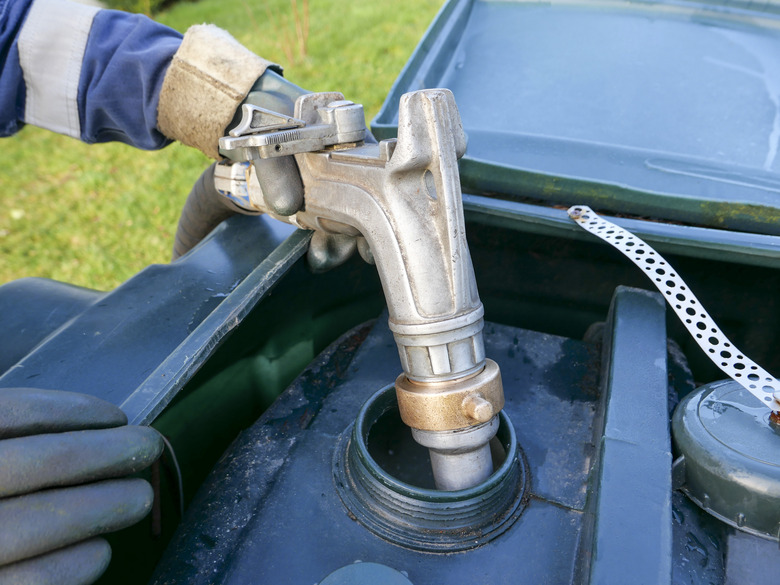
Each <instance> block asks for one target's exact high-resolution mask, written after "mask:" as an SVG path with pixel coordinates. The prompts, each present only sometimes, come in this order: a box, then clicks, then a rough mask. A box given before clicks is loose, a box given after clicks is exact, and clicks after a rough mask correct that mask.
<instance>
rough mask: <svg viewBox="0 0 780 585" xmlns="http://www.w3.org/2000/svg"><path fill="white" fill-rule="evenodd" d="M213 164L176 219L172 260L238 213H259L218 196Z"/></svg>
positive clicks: (200, 179)
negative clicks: (177, 221) (176, 225)
mask: <svg viewBox="0 0 780 585" xmlns="http://www.w3.org/2000/svg"><path fill="white" fill-rule="evenodd" d="M216 164H217V163H212V164H211V166H209V168H207V169H206V170H205V171H203V174H202V175H201V176H200V178H199V179H198V180H197V181H196V182H195V184H194V185H193V186H192V191H190V194H189V195H188V196H187V201H186V202H185V203H184V208H183V209H182V211H181V217H179V225H178V227H177V228H176V240H175V241H174V244H173V257H172V258H171V259H172V260H176V259H177V258H180V257H181V256H183V255H184V254H186V253H187V252H189V251H190V250H191V249H192V248H194V247H195V246H196V245H197V244H198V242H200V241H201V240H202V239H203V238H205V237H206V236H207V235H208V234H209V232H211V230H213V229H214V228H215V227H217V226H218V225H219V224H220V223H222V222H223V221H225V220H226V219H227V218H229V217H231V216H232V215H235V214H237V213H242V214H245V215H258V214H259V213H260V212H259V211H258V212H253V211H248V210H246V209H244V208H242V207H239V206H238V205H236V204H235V203H233V202H232V201H230V200H229V199H228V198H227V197H225V196H223V195H220V193H219V191H217V189H216V187H215V186H214V167H215V166H216Z"/></svg>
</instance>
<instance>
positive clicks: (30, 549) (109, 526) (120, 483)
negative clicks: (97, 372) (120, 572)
mask: <svg viewBox="0 0 780 585" xmlns="http://www.w3.org/2000/svg"><path fill="white" fill-rule="evenodd" d="M126 423H127V419H126V417H125V415H124V413H122V411H121V410H119V409H118V408H117V407H115V406H114V405H112V404H109V403H107V402H105V401H103V400H100V399H97V398H94V397H92V396H87V395H82V394H76V393H72V392H61V391H54V390H39V389H31V388H11V389H0V462H2V463H1V464H0V582H2V583H6V582H9V583H36V584H48V583H51V584H54V583H56V584H58V585H76V584H87V583H92V582H93V581H94V580H95V579H97V578H98V577H99V576H100V575H101V574H102V573H103V571H104V570H105V568H106V567H107V565H108V561H109V560H110V558H111V550H110V547H109V545H108V543H107V542H106V541H105V540H103V539H101V538H96V537H97V536H99V535H101V534H104V533H107V532H112V531H115V530H119V529H122V528H125V527H127V526H130V525H132V524H134V523H136V522H137V521H138V520H140V519H141V518H143V517H144V516H146V514H147V513H148V512H149V510H150V509H151V505H152V500H153V494H152V489H151V487H150V486H149V484H148V483H147V482H146V481H144V480H142V479H138V478H126V477H124V476H126V475H128V474H133V473H135V472H138V471H140V470H142V469H144V468H146V467H148V466H149V465H150V464H151V463H152V462H153V461H154V460H156V459H157V457H159V455H160V453H161V452H162V439H161V437H160V435H159V434H158V433H157V432H156V431H155V430H154V429H151V428H149V427H135V426H126Z"/></svg>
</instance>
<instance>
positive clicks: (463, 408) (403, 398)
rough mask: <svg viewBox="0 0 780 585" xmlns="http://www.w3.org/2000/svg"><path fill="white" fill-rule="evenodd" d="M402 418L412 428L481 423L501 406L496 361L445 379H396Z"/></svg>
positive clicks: (435, 428)
mask: <svg viewBox="0 0 780 585" xmlns="http://www.w3.org/2000/svg"><path fill="white" fill-rule="evenodd" d="M395 391H396V396H397V397H398V408H399V410H400V411H401V419H402V420H403V421H404V422H405V423H406V424H407V425H409V426H410V427H412V428H413V429H420V430H424V431H451V430H457V429H462V428H466V427H471V426H475V425H479V424H483V423H485V422H487V421H489V420H490V419H492V418H493V417H494V416H495V415H497V414H498V413H499V411H500V410H501V409H502V408H503V407H504V388H503V385H502V383H501V372H500V370H499V368H498V364H496V362H494V361H493V360H491V359H486V360H485V367H484V368H483V369H482V371H480V372H479V373H478V374H475V375H473V376H469V377H466V378H459V379H457V380H449V381H446V382H413V381H411V380H409V379H408V378H407V377H406V375H405V374H401V375H400V376H398V378H397V379H396V381H395Z"/></svg>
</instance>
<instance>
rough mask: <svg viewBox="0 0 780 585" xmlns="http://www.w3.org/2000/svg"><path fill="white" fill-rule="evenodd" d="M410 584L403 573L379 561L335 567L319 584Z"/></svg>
mask: <svg viewBox="0 0 780 585" xmlns="http://www.w3.org/2000/svg"><path fill="white" fill-rule="evenodd" d="M366 583H371V585H412V582H411V581H409V579H407V578H406V577H405V576H404V574H403V573H400V572H398V571H396V570H395V569H392V568H390V567H388V566H387V565H381V564H379V563H361V562H357V563H353V564H351V565H346V566H345V567H341V568H340V569H336V570H335V571H333V572H332V573H331V574H330V575H328V576H327V577H325V579H323V580H322V581H320V585H365V584H366Z"/></svg>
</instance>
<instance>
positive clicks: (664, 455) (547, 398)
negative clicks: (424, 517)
mask: <svg viewBox="0 0 780 585" xmlns="http://www.w3.org/2000/svg"><path fill="white" fill-rule="evenodd" d="M664 311H665V309H664V306H663V300H662V299H661V298H660V297H659V296H658V295H655V294H652V293H647V292H645V291H642V290H637V289H628V288H624V287H621V288H619V289H618V291H617V293H616V295H615V298H614V299H613V303H612V308H611V311H610V316H609V318H608V320H607V323H606V325H605V326H598V327H595V328H593V329H592V331H591V334H590V335H589V336H587V338H586V339H587V341H580V340H574V339H567V338H564V337H558V336H553V335H548V334H544V333H538V332H533V331H528V330H523V329H519V328H515V327H510V326H505V325H499V324H494V323H487V324H486V327H485V342H486V351H487V354H488V356H489V357H491V358H492V359H494V360H496V361H497V362H498V363H499V365H500V367H501V371H502V373H503V378H504V384H505V389H506V399H507V402H506V407H505V411H504V412H505V413H506V414H507V415H508V418H509V420H510V421H511V423H512V425H513V428H514V432H515V433H516V436H517V444H518V446H519V451H518V457H519V459H520V460H521V463H522V464H524V466H525V470H526V471H527V473H526V474H525V475H524V476H522V478H521V480H520V481H524V482H525V485H524V486H521V488H523V490H524V491H523V493H522V496H521V498H522V501H521V502H520V506H519V508H517V509H516V510H515V511H514V512H511V513H512V514H514V516H513V517H512V518H510V519H509V520H508V522H509V523H510V525H509V527H508V529H506V530H505V531H503V532H501V533H499V534H497V535H496V536H495V537H494V538H492V539H490V540H487V541H485V540H480V539H479V538H475V545H474V547H473V548H468V547H467V548H466V549H465V550H460V551H459V552H452V551H448V550H446V547H445V548H443V549H442V550H441V551H439V552H433V553H432V552H425V551H420V550H415V548H414V547H412V546H399V545H397V544H392V543H390V542H388V541H387V540H385V539H383V538H380V537H378V536H376V535H375V533H374V532H372V531H371V530H369V529H368V528H367V527H366V526H365V524H364V523H363V522H362V521H361V520H360V519H358V518H357V517H356V515H355V514H353V513H352V512H351V511H350V510H348V509H347V507H346V506H345V504H344V503H343V501H342V498H341V497H340V495H339V493H340V491H341V492H343V490H344V489H346V490H349V489H352V488H351V487H350V486H348V485H347V486H344V485H340V486H337V485H336V483H337V482H338V481H339V479H338V478H339V477H343V476H340V475H339V473H338V472H337V468H338V466H339V465H340V464H341V461H342V460H341V459H340V456H339V450H340V445H343V443H344V441H345V440H347V437H349V434H350V432H351V430H352V425H353V422H354V421H355V417H356V415H357V413H358V411H359V410H360V408H361V406H362V405H363V404H364V403H365V402H366V401H367V400H368V399H369V398H370V397H371V396H372V395H374V394H375V393H376V392H377V391H378V390H381V389H382V388H384V387H386V386H387V385H388V384H389V383H391V382H392V380H393V379H394V377H395V376H396V375H397V372H398V371H399V367H400V366H399V363H398V358H397V353H396V351H395V346H394V344H393V339H392V336H391V334H390V332H389V330H388V329H387V326H386V325H385V319H384V318H382V317H380V318H379V319H378V321H377V322H376V324H374V325H373V326H371V325H370V324H369V325H365V326H363V327H361V328H358V329H355V330H353V331H351V332H350V333H348V334H347V335H345V336H344V337H342V338H341V339H340V340H339V342H337V343H335V344H334V345H333V346H331V348H329V349H328V350H327V351H326V352H325V353H323V354H322V355H321V356H320V357H319V358H318V359H317V360H316V361H315V362H314V363H313V364H312V365H311V366H310V367H309V368H308V369H307V370H306V371H305V372H304V373H303V374H302V375H301V376H300V377H299V378H298V380H297V381H296V382H295V383H294V384H293V385H292V386H291V387H290V388H289V389H288V390H287V391H286V392H285V393H284V394H283V395H282V397H281V398H280V399H279V400H278V401H277V402H276V403H275V404H274V405H273V406H272V407H271V408H270V409H269V410H268V411H267V412H266V413H265V414H264V415H263V416H262V417H261V419H260V420H259V421H258V422H257V423H256V424H255V425H254V426H253V427H251V428H250V429H248V430H247V431H246V432H244V433H243V434H242V435H241V436H240V437H239V438H238V439H237V441H236V442H235V443H234V444H233V446H232V447H231V449H230V450H228V452H227V453H226V454H225V456H224V457H223V458H222V460H221V461H220V463H219V464H218V465H217V467H216V468H215V469H214V471H213V472H212V474H211V476H210V478H209V479H208V480H207V481H206V483H205V484H204V485H203V487H202V489H201V491H200V493H199V495H198V496H197V497H196V499H195V501H194V502H193V504H192V506H191V508H190V510H189V511H188V514H187V517H186V518H185V521H184V523H183V525H182V527H181V528H180V530H179V532H178V534H177V536H176V537H175V538H174V541H173V543H172V546H171V547H169V549H168V551H167V554H166V557H165V558H164V559H163V562H162V563H161V565H160V566H159V568H158V571H157V573H156V575H155V578H154V579H153V581H152V582H153V583H155V584H158V585H162V584H171V583H211V582H215V580H216V582H220V583H226V584H233V583H271V582H274V583H312V584H314V583H320V582H322V581H324V580H325V579H326V578H327V577H328V575H330V574H331V573H334V571H337V570H338V569H339V568H341V567H345V566H348V565H351V564H353V563H355V562H370V563H377V564H381V565H385V566H387V567H389V568H391V569H393V572H392V574H393V575H395V577H394V578H397V576H398V575H397V574H398V573H400V574H401V575H402V576H404V577H405V578H407V579H408V580H409V581H410V582H411V583H413V584H415V585H424V584H434V583H451V584H459V583H463V584H466V583H468V584H473V583H491V584H500V583H513V584H523V583H528V584H542V583H551V584H553V583H554V584H561V583H583V582H584V583H627V582H631V583H648V584H649V583H652V584H659V583H728V582H736V581H728V580H727V572H726V570H725V566H726V561H728V563H730V564H731V565H732V566H734V567H736V566H738V565H739V564H742V565H751V564H752V563H758V559H759V555H760V556H761V557H765V555H766V554H767V550H768V549H769V548H771V549H772V550H773V551H774V552H773V553H769V554H770V557H771V556H772V555H774V557H777V556H778V555H777V551H776V550H775V549H776V544H773V543H771V542H768V541H765V540H761V539H759V538H756V537H752V536H749V535H746V534H742V533H736V532H735V531H734V530H733V529H731V528H729V527H727V526H725V525H722V524H720V523H718V522H717V521H715V520H714V519H712V518H711V517H709V516H707V515H706V514H704V513H703V512H701V511H700V510H699V509H698V508H697V507H696V506H694V505H693V504H691V503H690V502H689V501H688V500H687V499H685V497H684V496H682V495H681V494H679V493H677V492H673V491H672V488H671V482H672V478H671V463H672V453H671V440H670V435H669V411H670V408H671V407H672V406H673V403H675V402H676V396H677V388H676V387H675V385H679V386H680V387H687V386H686V385H687V384H689V383H690V380H689V379H687V378H686V374H685V372H686V369H687V367H686V365H685V363H684V361H680V359H679V357H675V356H673V355H672V354H668V353H667V338H666V330H665V325H664ZM636 380H642V381H643V383H642V387H637V386H636ZM637 413H642V416H637ZM390 434H392V433H390ZM393 441H394V439H387V440H384V439H381V440H380V441H379V443H380V445H379V447H377V448H376V449H375V451H374V454H375V455H376V456H377V457H380V456H381V458H382V465H383V467H384V468H385V469H386V470H388V472H389V473H391V474H392V473H396V472H398V473H399V474H402V473H406V474H407V476H406V477H405V478H404V479H406V480H407V481H409V482H410V483H416V484H417V485H420V486H421V487H426V486H425V485H424V484H425V483H426V481H429V480H428V479H427V478H426V477H425V474H422V473H421V474H418V475H416V476H413V477H409V474H410V473H411V474H412V475H414V472H413V471H412V472H410V471H409V466H410V465H412V463H411V462H412V461H413V459H414V457H415V455H414V454H413V453H410V452H408V451H407V446H405V445H406V442H405V441H404V440H403V438H401V439H399V441H398V442H397V443H394V442H393ZM379 451H381V452H382V453H381V454H380V453H379ZM423 456H425V455H424V454H423ZM394 458H395V460H394ZM424 467H425V466H424V465H423V466H421V468H424ZM404 468H405V469H406V472H403V471H399V470H403V469H404ZM505 521H507V520H506V518H505V517H504V516H503V515H502V514H500V513H499V514H496V517H495V523H496V524H498V523H500V522H505ZM443 528H446V527H444V526H443ZM477 543H479V544H477ZM762 551H763V552H762ZM763 562H764V563H765V562H766V560H765V558H764V560H763ZM751 582H756V583H761V582H762V581H760V580H758V581H751ZM769 582H772V581H767V583H769ZM377 585H381V584H380V583H377Z"/></svg>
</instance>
